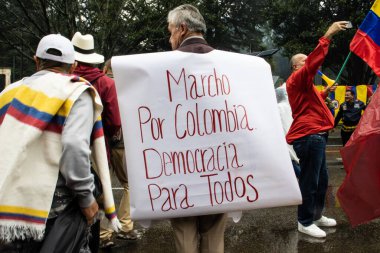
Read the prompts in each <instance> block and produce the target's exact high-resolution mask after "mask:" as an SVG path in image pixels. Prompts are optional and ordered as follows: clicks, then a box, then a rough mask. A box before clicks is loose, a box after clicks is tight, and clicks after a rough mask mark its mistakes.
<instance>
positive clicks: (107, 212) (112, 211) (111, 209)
mask: <svg viewBox="0 0 380 253" xmlns="http://www.w3.org/2000/svg"><path fill="white" fill-rule="evenodd" d="M115 210H116V209H115V206H112V207H109V208H106V209H105V210H104V211H105V212H106V214H109V213H114V212H115Z"/></svg>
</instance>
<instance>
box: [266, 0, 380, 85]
mask: <svg viewBox="0 0 380 253" xmlns="http://www.w3.org/2000/svg"><path fill="white" fill-rule="evenodd" d="M267 3H268V4H267V6H266V11H265V12H266V13H267V16H268V17H269V19H268V26H269V27H270V28H271V29H273V33H272V39H273V42H274V43H275V44H276V45H278V46H280V47H282V48H284V52H285V54H286V55H287V56H291V55H293V54H296V53H300V52H303V53H306V54H308V53H309V52H311V51H312V50H313V49H314V47H315V46H316V45H317V42H318V39H319V38H320V37H321V36H322V35H323V34H324V33H325V31H326V29H327V28H328V26H329V25H330V24H331V23H333V22H335V21H339V20H350V21H351V22H352V24H353V25H354V29H350V30H347V31H345V32H341V33H339V34H338V35H336V36H335V37H334V38H333V40H334V41H333V43H332V45H331V46H330V50H329V54H328V56H327V58H326V61H325V63H324V67H325V70H326V69H329V70H326V72H327V73H328V75H330V76H331V77H332V78H335V76H336V75H337V74H338V72H339V70H340V68H341V66H342V64H343V62H344V60H345V58H346V56H347V54H348V53H349V43H350V41H351V40H352V38H353V36H354V34H355V32H356V29H355V28H357V27H358V26H360V24H361V22H362V21H363V20H364V17H365V16H366V14H367V13H368V11H369V10H370V8H371V5H372V4H373V1H366V0H361V1H358V0H310V1H304V0H285V1H284V0H273V1H268V2H267ZM374 78H375V76H374V75H373V73H372V72H371V69H370V68H369V67H368V66H367V64H365V63H364V62H363V61H362V60H361V59H360V58H359V57H357V56H356V55H354V54H353V55H352V56H351V59H350V60H349V62H348V65H347V67H346V71H344V72H343V76H342V79H341V83H346V84H360V83H372V82H373V81H374Z"/></svg>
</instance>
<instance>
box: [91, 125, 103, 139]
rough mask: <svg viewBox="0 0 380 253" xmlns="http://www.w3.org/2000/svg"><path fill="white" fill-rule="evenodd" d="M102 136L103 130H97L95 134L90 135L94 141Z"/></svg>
mask: <svg viewBox="0 0 380 253" xmlns="http://www.w3.org/2000/svg"><path fill="white" fill-rule="evenodd" d="M102 136H104V132H103V128H99V129H97V130H96V131H95V132H93V133H92V139H93V140H95V139H96V138H99V137H102Z"/></svg>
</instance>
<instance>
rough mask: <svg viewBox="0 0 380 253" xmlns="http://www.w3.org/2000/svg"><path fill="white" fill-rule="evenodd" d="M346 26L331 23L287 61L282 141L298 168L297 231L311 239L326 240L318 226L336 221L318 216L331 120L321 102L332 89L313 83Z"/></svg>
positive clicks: (323, 201) (323, 197)
mask: <svg viewBox="0 0 380 253" xmlns="http://www.w3.org/2000/svg"><path fill="white" fill-rule="evenodd" d="M347 23H348V22H346V21H339V22H335V23H333V24H332V25H331V26H330V27H329V28H328V30H327V31H326V33H325V35H324V36H323V37H322V38H320V39H319V44H318V45H317V47H316V48H315V49H314V51H313V52H311V53H310V54H309V55H308V56H306V55H304V54H296V55H294V56H293V57H292V58H291V61H290V63H291V68H292V70H293V72H292V74H291V75H290V77H289V78H288V80H287V81H286V89H287V92H288V96H289V103H290V106H291V108H292V115H293V123H292V125H291V126H290V129H289V132H288V134H287V135H286V140H287V142H288V143H289V144H292V145H293V148H294V150H295V152H296V154H297V156H298V158H299V159H300V166H301V174H300V177H299V186H300V190H301V194H302V204H301V205H299V206H298V231H299V232H302V233H305V234H308V235H311V236H314V237H326V233H325V232H324V231H323V230H322V229H320V228H319V226H328V227H331V226H335V225H336V221H335V220H334V219H330V218H327V217H325V216H322V211H323V208H324V205H325V196H326V190H327V186H328V172H327V167H326V154H325V151H326V141H327V136H328V131H329V130H330V129H332V128H333V127H334V118H333V116H332V114H331V112H330V111H329V109H328V108H327V106H326V104H325V102H324V100H325V98H326V97H327V95H328V92H329V91H332V90H334V89H335V87H334V86H332V87H328V88H327V89H325V90H324V91H323V92H322V93H321V92H319V91H318V90H317V89H316V88H315V86H314V83H313V80H314V76H315V74H316V73H317V70H318V68H319V67H320V66H321V65H322V63H323V61H324V59H325V57H326V55H327V52H328V48H329V45H330V42H331V39H332V37H333V35H335V34H336V33H338V32H339V31H342V30H345V29H346V25H347Z"/></svg>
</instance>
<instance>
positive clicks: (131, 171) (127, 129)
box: [112, 50, 301, 220]
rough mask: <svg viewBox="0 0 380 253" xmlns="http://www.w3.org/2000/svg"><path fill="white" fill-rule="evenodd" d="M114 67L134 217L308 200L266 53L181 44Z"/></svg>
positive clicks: (114, 60) (127, 58) (123, 59)
mask: <svg viewBox="0 0 380 253" xmlns="http://www.w3.org/2000/svg"><path fill="white" fill-rule="evenodd" d="M112 68H113V72H114V76H115V81H116V88H117V93H118V100H119V105H120V113H121V118H122V126H123V135H124V141H125V149H126V160H127V168H128V180H129V186H130V201H131V216H132V218H133V219H134V220H152V219H160V218H172V217H182V216H194V215H203V214H214V213H223V212H232V211H237V210H248V209H255V208H266V207H275V206H285V205H297V204H299V203H300V202H301V194H300V191H299V187H298V183H297V180H296V178H295V175H294V172H293V168H292V165H291V161H290V158H289V152H288V149H287V146H286V143H285V138H284V135H283V132H282V127H281V122H280V117H279V113H278V109H277V104H276V99H275V93H274V88H273V82H272V76H271V70H270V66H269V64H267V63H266V62H265V61H264V60H263V59H261V58H257V57H253V56H247V55H241V54H235V53H229V52H224V51H218V50H213V51H211V52H210V53H207V54H193V53H184V52H179V51H173V52H164V53H152V54H141V55H130V56H118V57H113V58H112Z"/></svg>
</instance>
